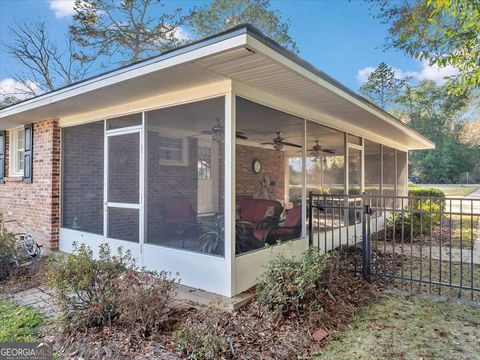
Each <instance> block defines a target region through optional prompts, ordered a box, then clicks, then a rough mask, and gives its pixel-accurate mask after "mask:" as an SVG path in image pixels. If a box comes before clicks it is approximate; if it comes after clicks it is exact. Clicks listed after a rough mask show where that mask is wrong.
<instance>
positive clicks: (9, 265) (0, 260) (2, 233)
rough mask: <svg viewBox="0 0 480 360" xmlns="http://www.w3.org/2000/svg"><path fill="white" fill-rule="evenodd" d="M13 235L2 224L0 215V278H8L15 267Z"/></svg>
mask: <svg viewBox="0 0 480 360" xmlns="http://www.w3.org/2000/svg"><path fill="white" fill-rule="evenodd" d="M15 253H16V252H15V237H14V235H13V234H12V233H11V232H10V231H8V230H7V229H6V228H5V227H4V225H3V219H2V216H1V215H0V280H4V279H6V278H8V277H9V276H10V275H11V274H12V273H13V272H14V271H15V269H16V267H17V266H16V265H17V264H16V261H15V258H16V254H15Z"/></svg>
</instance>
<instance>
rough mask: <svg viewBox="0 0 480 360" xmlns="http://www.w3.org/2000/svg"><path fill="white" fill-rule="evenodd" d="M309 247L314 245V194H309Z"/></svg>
mask: <svg viewBox="0 0 480 360" xmlns="http://www.w3.org/2000/svg"><path fill="white" fill-rule="evenodd" d="M307 212H308V247H312V245H313V192H312V191H310V192H309V193H308V209H307Z"/></svg>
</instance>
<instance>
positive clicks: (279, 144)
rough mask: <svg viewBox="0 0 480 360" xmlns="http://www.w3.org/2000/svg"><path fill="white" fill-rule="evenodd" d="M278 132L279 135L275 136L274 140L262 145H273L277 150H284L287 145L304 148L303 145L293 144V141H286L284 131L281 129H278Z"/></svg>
mask: <svg viewBox="0 0 480 360" xmlns="http://www.w3.org/2000/svg"><path fill="white" fill-rule="evenodd" d="M276 133H277V137H276V138H274V139H273V140H272V142H264V143H260V145H273V148H274V149H275V150H277V151H280V150H282V149H283V147H284V146H285V145H287V146H292V147H296V148H302V146H301V145H297V144H293V143H290V142H287V141H285V139H284V138H282V132H281V131H277V132H276Z"/></svg>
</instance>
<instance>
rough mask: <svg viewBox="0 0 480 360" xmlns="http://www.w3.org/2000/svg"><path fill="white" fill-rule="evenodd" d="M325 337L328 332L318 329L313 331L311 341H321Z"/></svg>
mask: <svg viewBox="0 0 480 360" xmlns="http://www.w3.org/2000/svg"><path fill="white" fill-rule="evenodd" d="M327 336H328V332H327V331H326V330H323V329H319V330H317V331H315V332H314V333H313V335H312V337H313V339H314V340H317V341H322V340H323V339H325V338H326V337H327Z"/></svg>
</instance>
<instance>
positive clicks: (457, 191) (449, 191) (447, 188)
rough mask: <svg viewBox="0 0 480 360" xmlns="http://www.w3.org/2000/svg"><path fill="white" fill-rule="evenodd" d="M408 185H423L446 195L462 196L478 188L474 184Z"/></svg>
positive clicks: (418, 185)
mask: <svg viewBox="0 0 480 360" xmlns="http://www.w3.org/2000/svg"><path fill="white" fill-rule="evenodd" d="M409 187H415V188H419V187H425V188H435V189H439V190H441V191H443V192H444V193H445V196H447V197H463V196H467V195H469V194H471V193H472V192H474V191H475V190H477V189H479V188H480V186H476V185H441V184H440V185H423V184H414V185H409Z"/></svg>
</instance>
